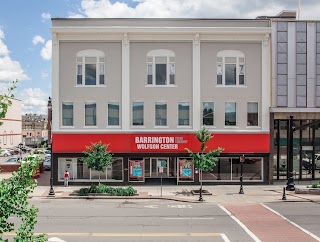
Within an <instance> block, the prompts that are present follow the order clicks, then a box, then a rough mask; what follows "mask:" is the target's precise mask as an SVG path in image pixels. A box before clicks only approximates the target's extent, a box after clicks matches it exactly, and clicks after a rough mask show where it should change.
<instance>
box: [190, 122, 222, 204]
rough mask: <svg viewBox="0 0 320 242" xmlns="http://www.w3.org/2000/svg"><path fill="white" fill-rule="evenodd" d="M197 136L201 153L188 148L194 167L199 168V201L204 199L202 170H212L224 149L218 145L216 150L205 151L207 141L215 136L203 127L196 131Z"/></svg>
mask: <svg viewBox="0 0 320 242" xmlns="http://www.w3.org/2000/svg"><path fill="white" fill-rule="evenodd" d="M196 138H197V139H198V140H199V141H200V143H201V147H200V149H201V153H199V152H198V153H194V152H192V151H191V150H189V149H188V148H186V150H187V151H188V153H189V156H190V157H191V158H192V160H193V163H194V167H195V168H198V170H199V178H200V196H199V201H203V198H202V171H206V172H210V171H212V169H213V167H215V166H216V162H217V161H218V158H217V157H218V156H220V153H221V152H222V151H223V150H224V149H223V148H221V147H218V149H216V150H210V151H209V152H207V153H205V150H206V149H207V147H206V143H207V142H208V141H209V140H210V139H212V138H213V136H212V135H211V134H210V133H209V132H208V130H207V129H206V128H205V127H203V128H202V129H200V130H199V131H197V133H196Z"/></svg>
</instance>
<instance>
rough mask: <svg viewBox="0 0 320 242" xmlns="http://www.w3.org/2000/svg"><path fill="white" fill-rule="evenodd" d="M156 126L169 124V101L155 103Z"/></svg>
mask: <svg viewBox="0 0 320 242" xmlns="http://www.w3.org/2000/svg"><path fill="white" fill-rule="evenodd" d="M155 110H156V112H155V117H156V120H155V121H156V123H155V125H156V126H167V103H165V102H156V105H155Z"/></svg>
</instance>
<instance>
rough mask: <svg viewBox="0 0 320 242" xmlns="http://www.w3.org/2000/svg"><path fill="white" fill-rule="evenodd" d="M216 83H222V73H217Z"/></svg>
mask: <svg viewBox="0 0 320 242" xmlns="http://www.w3.org/2000/svg"><path fill="white" fill-rule="evenodd" d="M217 84H218V85H222V75H217Z"/></svg>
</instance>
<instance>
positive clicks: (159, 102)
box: [154, 101, 168, 128]
mask: <svg viewBox="0 0 320 242" xmlns="http://www.w3.org/2000/svg"><path fill="white" fill-rule="evenodd" d="M157 104H166V125H157V117H156V112H157V109H156V105H157ZM154 126H155V127H156V128H168V103H167V102H165V101H156V102H155V103H154Z"/></svg>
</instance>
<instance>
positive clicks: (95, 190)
mask: <svg viewBox="0 0 320 242" xmlns="http://www.w3.org/2000/svg"><path fill="white" fill-rule="evenodd" d="M97 192H98V188H97V186H96V185H94V184H92V185H91V186H90V187H89V193H97Z"/></svg>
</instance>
